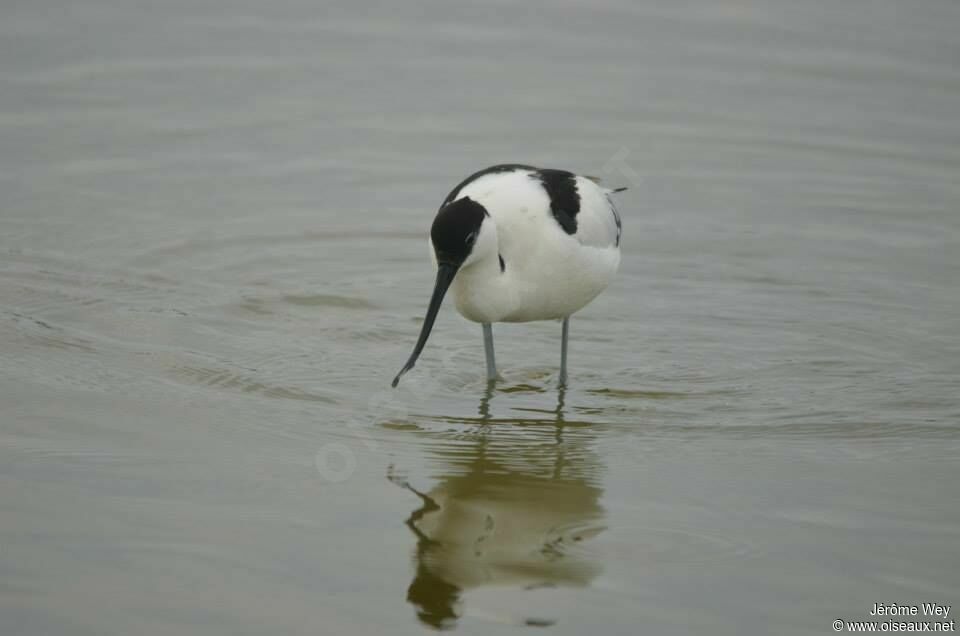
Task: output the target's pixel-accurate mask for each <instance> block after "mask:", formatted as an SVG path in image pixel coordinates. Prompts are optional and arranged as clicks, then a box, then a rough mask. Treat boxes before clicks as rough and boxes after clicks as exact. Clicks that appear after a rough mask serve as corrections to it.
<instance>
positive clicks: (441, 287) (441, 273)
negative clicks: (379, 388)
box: [393, 263, 457, 387]
mask: <svg viewBox="0 0 960 636" xmlns="http://www.w3.org/2000/svg"><path fill="white" fill-rule="evenodd" d="M456 274H457V267H456V266H455V265H449V264H446V263H442V264H440V266H439V267H438V268H437V282H436V283H435V284H434V286H433V296H431V297H430V306H429V307H427V315H426V317H425V318H424V319H423V327H422V328H421V329H420V338H419V339H418V340H417V346H415V347H414V348H413V353H411V354H410V359H409V360H407V363H406V364H405V365H403V368H402V369H400V373H398V374H397V377H395V378H394V379H393V386H394V387H396V386H397V383H398V382H400V377H401V376H402V375H403V374H404V373H406V372H407V371H409V370H410V369H412V368H413V365H415V364H416V363H417V358H419V357H420V352H421V351H423V347H424V345H425V344H427V338H429V337H430V330H431V329H433V321H434V320H436V319H437V312H439V311H440V303H442V302H443V296H444V294H446V293H447V288H448V287H450V283H452V282H453V277H454V276H456Z"/></svg>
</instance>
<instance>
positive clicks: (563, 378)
mask: <svg viewBox="0 0 960 636" xmlns="http://www.w3.org/2000/svg"><path fill="white" fill-rule="evenodd" d="M569 336H570V316H567V317H566V318H564V319H563V337H562V340H561V342H560V386H567V340H568V338H569Z"/></svg>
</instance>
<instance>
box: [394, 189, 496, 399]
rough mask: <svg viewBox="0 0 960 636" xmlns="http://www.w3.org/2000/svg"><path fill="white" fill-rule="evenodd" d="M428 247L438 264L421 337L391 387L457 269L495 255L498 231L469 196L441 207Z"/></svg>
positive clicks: (416, 351) (410, 364)
mask: <svg viewBox="0 0 960 636" xmlns="http://www.w3.org/2000/svg"><path fill="white" fill-rule="evenodd" d="M430 246H431V247H432V248H433V260H434V262H435V264H436V266H437V280H436V282H435V283H434V286H433V295H432V296H431V298H430V305H429V306H428V307H427V315H426V317H425V318H424V319H423V327H422V328H421V329H420V338H419V339H418V340H417V344H416V346H415V347H414V348H413V353H412V354H410V359H409V360H407V363H406V364H405V365H403V368H402V369H400V373H398V374H397V377H395V378H394V379H393V386H397V383H398V382H400V376H402V375H403V374H404V373H406V372H407V371H409V370H410V369H412V368H413V365H414V364H416V362H417V358H418V357H420V352H421V351H423V347H424V345H426V344H427V338H429V337H430V330H431V329H433V322H434V321H435V320H436V318H437V313H438V312H439V311H440V305H441V303H442V302H443V297H444V295H445V294H446V293H447V289H448V288H449V287H450V284H451V283H452V282H453V279H454V277H455V276H456V275H457V272H458V271H460V270H461V269H463V268H466V267H471V266H473V265H474V264H476V263H478V262H480V261H483V260H485V259H487V258H489V257H491V256H492V257H494V258H498V249H497V231H496V228H495V227H494V226H493V221H492V220H491V219H490V215H489V214H488V213H487V210H486V208H484V207H483V206H482V205H480V204H479V203H477V202H476V201H474V200H473V199H471V198H470V197H463V198H461V199H457V200H456V201H452V202H450V203H448V204H447V205H445V206H443V207H442V208H440V211H439V212H438V213H437V217H436V218H435V219H434V220H433V227H431V228H430Z"/></svg>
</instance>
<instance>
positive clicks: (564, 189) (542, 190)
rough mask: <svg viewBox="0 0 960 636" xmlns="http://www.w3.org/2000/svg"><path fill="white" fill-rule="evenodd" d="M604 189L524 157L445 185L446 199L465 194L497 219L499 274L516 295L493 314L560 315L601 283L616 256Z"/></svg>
mask: <svg viewBox="0 0 960 636" xmlns="http://www.w3.org/2000/svg"><path fill="white" fill-rule="evenodd" d="M609 193H610V190H607V189H605V188H603V187H601V186H600V185H598V184H597V183H596V182H595V181H594V180H592V179H590V178H587V177H582V176H577V175H575V174H573V173H570V172H566V171H563V170H550V169H538V168H534V167H531V166H526V165H522V164H505V165H501V166H493V167H491V168H488V169H486V170H483V171H480V172H478V173H475V174H473V175H471V176H470V177H468V178H467V179H466V180H464V182H462V183H461V184H459V185H458V186H457V188H455V189H454V190H453V191H452V192H451V193H450V195H449V196H448V197H447V200H445V202H444V203H445V204H446V203H449V202H450V201H454V200H457V199H460V198H462V197H470V198H471V199H473V200H474V201H477V202H478V203H480V204H481V205H483V206H484V207H485V208H486V210H487V212H488V213H489V214H490V217H491V218H492V219H493V220H494V222H495V223H496V226H497V239H498V242H499V247H500V256H501V258H502V260H503V266H504V272H503V274H504V276H505V277H506V279H507V281H509V284H510V286H511V289H512V290H514V291H515V292H516V295H517V303H516V308H515V309H514V310H513V311H511V312H509V313H508V314H506V315H504V316H501V317H499V320H503V321H517V322H523V321H528V320H545V319H550V318H562V317H564V316H568V315H570V314H572V313H573V312H575V311H577V310H579V309H581V308H582V307H583V306H584V305H586V304H587V303H588V302H590V300H592V299H593V298H594V297H595V296H596V295H597V294H599V293H600V292H601V291H603V289H604V288H606V286H607V285H608V284H609V282H610V280H611V279H612V277H613V275H614V273H615V272H616V270H617V267H618V265H619V262H620V251H619V245H620V218H619V216H618V214H617V211H616V209H615V208H614V206H613V203H612V201H611V200H610V198H609V196H608V195H609ZM480 284H482V281H474V285H480ZM464 296H475V294H469V295H464V294H461V297H464ZM480 296H483V295H482V294H481V295H480ZM458 307H460V303H458ZM461 313H464V315H467V316H468V317H469V315H468V314H469V313H470V312H469V311H463V308H461Z"/></svg>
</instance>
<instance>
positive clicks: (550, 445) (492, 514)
mask: <svg viewBox="0 0 960 636" xmlns="http://www.w3.org/2000/svg"><path fill="white" fill-rule="evenodd" d="M492 391H493V389H492V387H490V388H488V390H487V393H486V394H485V395H484V397H483V400H482V401H481V403H480V407H479V417H477V418H468V419H457V420H455V422H456V423H461V424H468V425H470V426H471V428H470V430H469V435H468V441H467V442H465V443H456V444H452V445H450V444H444V445H441V446H439V447H437V448H435V449H432V454H434V456H435V457H436V458H438V459H440V460H442V462H443V466H444V471H443V472H444V474H443V475H441V476H440V477H439V479H438V481H437V484H436V485H435V486H434V487H433V488H432V489H430V491H429V492H421V491H419V490H417V489H416V488H415V487H414V486H413V485H411V484H409V483H408V482H407V481H406V480H404V479H402V478H399V477H397V476H395V475H393V474H392V470H391V475H390V476H389V477H390V479H391V481H393V482H394V483H397V484H399V485H401V486H402V487H404V488H406V489H408V490H409V491H410V492H412V493H414V494H415V495H417V497H419V499H420V501H421V506H420V507H419V508H417V509H416V510H414V511H413V513H412V514H411V515H410V517H409V518H408V519H407V520H406V524H407V526H408V527H409V528H410V530H411V531H412V532H413V533H414V535H415V536H416V538H417V547H416V553H415V565H416V572H415V574H414V577H413V582H411V583H410V586H409V588H408V589H407V600H408V601H409V602H410V603H411V604H412V605H413V606H414V607H415V608H416V611H417V615H418V616H419V618H420V620H421V621H422V622H423V623H425V624H427V625H429V626H431V627H434V628H437V629H449V628H452V627H453V626H455V624H456V621H457V619H458V617H459V615H460V599H461V595H462V594H463V592H465V591H467V590H470V589H472V588H478V587H481V586H507V587H515V588H517V589H519V590H532V589H538V588H544V587H558V586H585V585H588V584H589V583H590V582H591V581H592V580H593V579H594V578H595V577H596V576H597V575H598V574H599V572H600V567H599V565H598V564H597V563H596V562H595V561H593V560H592V559H591V558H590V554H589V551H588V549H587V548H586V546H585V545H584V543H585V542H586V540H587V539H589V538H591V537H592V536H594V535H596V534H598V533H599V532H601V531H602V530H603V526H602V525H601V524H602V520H603V509H602V507H601V506H600V503H599V499H600V496H601V494H602V492H603V491H602V489H601V488H599V487H598V485H597V483H596V482H597V478H598V475H597V473H598V472H599V462H598V460H597V456H596V455H595V454H594V452H593V451H592V450H591V449H590V448H588V447H589V445H590V441H591V439H592V436H591V434H590V426H591V425H590V424H589V423H587V422H568V421H566V420H565V416H564V392H563V390H562V389H561V391H560V393H559V396H558V403H557V407H556V409H555V410H553V411H552V412H551V411H543V412H541V413H543V414H544V415H547V417H537V418H525V419H524V418H521V419H515V418H513V419H495V418H493V417H492V416H491V415H490V402H491V398H492V395H493V393H492ZM446 421H447V422H450V421H453V420H449V419H448V420H446ZM519 622H520V623H521V624H524V623H525V624H527V625H539V626H543V625H549V624H551V623H552V622H553V621H552V620H551V619H548V618H544V617H523V618H520V619H519Z"/></svg>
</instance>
